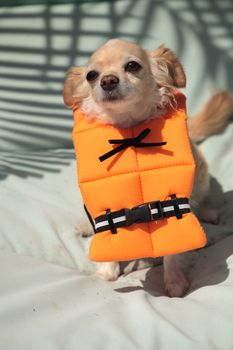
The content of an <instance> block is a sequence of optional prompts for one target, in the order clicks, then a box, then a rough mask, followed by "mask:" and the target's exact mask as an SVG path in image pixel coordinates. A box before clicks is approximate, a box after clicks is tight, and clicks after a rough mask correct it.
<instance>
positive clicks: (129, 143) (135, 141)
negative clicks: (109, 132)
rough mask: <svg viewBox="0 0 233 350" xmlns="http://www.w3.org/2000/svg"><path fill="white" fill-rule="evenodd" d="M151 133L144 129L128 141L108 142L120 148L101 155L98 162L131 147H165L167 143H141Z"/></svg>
mask: <svg viewBox="0 0 233 350" xmlns="http://www.w3.org/2000/svg"><path fill="white" fill-rule="evenodd" d="M150 132H151V129H149V128H146V129H144V130H143V131H142V132H141V133H140V134H139V135H138V136H136V137H132V138H129V139H122V140H109V141H108V142H109V143H110V144H111V145H118V144H120V146H118V147H116V148H114V149H112V150H111V151H109V152H107V153H105V154H103V155H102V156H100V157H99V160H100V161H101V162H103V161H104V160H106V159H108V158H110V157H112V156H113V155H114V154H116V153H118V152H120V151H123V150H124V149H125V148H127V147H130V146H133V147H155V146H163V145H166V143H167V142H147V143H146V142H141V141H142V140H143V139H144V138H145V137H146V136H147V135H148V134H149V133H150Z"/></svg>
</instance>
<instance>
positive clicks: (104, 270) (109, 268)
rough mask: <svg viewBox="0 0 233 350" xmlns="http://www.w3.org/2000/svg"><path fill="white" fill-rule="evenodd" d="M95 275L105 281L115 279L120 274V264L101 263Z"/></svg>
mask: <svg viewBox="0 0 233 350" xmlns="http://www.w3.org/2000/svg"><path fill="white" fill-rule="evenodd" d="M96 276H98V277H100V278H101V279H103V280H105V281H116V280H117V278H118V277H119V276H120V265H119V263H118V262H107V263H103V265H102V266H101V267H100V269H99V270H98V271H97V272H96Z"/></svg>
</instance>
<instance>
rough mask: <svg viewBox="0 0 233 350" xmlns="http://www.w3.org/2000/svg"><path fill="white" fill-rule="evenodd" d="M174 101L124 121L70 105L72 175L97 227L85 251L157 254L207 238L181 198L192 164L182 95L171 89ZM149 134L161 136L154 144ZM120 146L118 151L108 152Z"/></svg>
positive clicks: (113, 257) (100, 257) (121, 256)
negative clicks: (147, 116)
mask: <svg viewBox="0 0 233 350" xmlns="http://www.w3.org/2000/svg"><path fill="white" fill-rule="evenodd" d="M176 103H177V107H176V109H174V108H169V110H168V111H167V113H166V114H165V115H164V116H163V117H162V118H154V119H151V120H149V121H144V122H141V123H140V124H138V125H136V126H134V127H130V128H119V127H116V126H112V125H104V124H102V123H101V122H99V121H96V120H94V121H93V120H89V119H88V118H87V117H86V116H85V115H84V114H83V113H82V112H81V111H80V110H79V109H74V128H73V133H72V137H73V142H74V147H75V152H76V158H77V164H78V182H79V186H80V190H81V193H82V196H83V200H84V203H85V205H86V208H87V210H88V212H89V215H90V216H91V218H92V220H93V221H94V220H95V221H94V222H95V228H96V231H97V233H96V234H95V235H94V236H93V239H92V242H91V246H90V254H89V256H90V259H92V260H94V261H124V260H132V259H139V258H145V257H160V256H164V255H169V254H176V253H181V252H185V251H188V250H192V249H196V248H200V247H203V246H204V245H205V244H206V236H205V233H204V231H203V229H202V227H201V225H200V223H199V221H198V220H197V218H196V217H195V215H194V214H193V213H192V212H190V210H189V204H188V199H185V198H189V197H190V194H191V192H192V187H193V180H194V172H195V163H194V160H193V155H192V151H191V148H190V142H189V138H188V133H187V125H186V119H187V117H186V109H185V96H184V95H183V94H181V93H177V94H176ZM142 138H143V139H142ZM112 139H113V141H114V140H115V142H112V143H113V145H112V146H111V144H109V140H112ZM125 139H126V140H128V141H126V140H125ZM132 140H133V141H132ZM110 142H111V141H110ZM155 142H159V143H160V142H166V144H163V145H160V146H157V147H155V146H153V145H152V144H153V143H155ZM132 143H133V144H132ZM142 143H144V144H145V143H147V144H148V143H149V146H145V145H144V146H142ZM150 144H151V146H150ZM122 146H123V147H122ZM119 147H120V150H119V152H115V151H113V153H116V154H112V155H111V152H110V154H109V151H111V150H114V149H115V148H118V149H119ZM101 156H102V158H101ZM105 157H106V159H105ZM99 158H101V159H102V160H103V158H104V159H105V160H104V161H102V162H101V161H100V159H99ZM132 208H134V209H132ZM135 208H136V209H135ZM169 211H170V213H172V216H169ZM115 216H117V217H115ZM156 218H158V219H156ZM121 220H123V223H124V225H123V226H121ZM104 225H105V226H104ZM119 225H120V227H118V226H119Z"/></svg>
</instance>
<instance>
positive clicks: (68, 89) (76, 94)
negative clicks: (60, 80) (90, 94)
mask: <svg viewBox="0 0 233 350" xmlns="http://www.w3.org/2000/svg"><path fill="white" fill-rule="evenodd" d="M84 82H85V79H84V68H83V67H72V68H70V70H69V71H68V73H67V75H66V79H65V82H64V88H63V99H64V102H65V105H66V106H67V107H73V106H74V104H75V103H79V102H81V101H82V99H83V98H84V97H85V95H86V94H85V91H86V89H85V87H83V88H82V85H84Z"/></svg>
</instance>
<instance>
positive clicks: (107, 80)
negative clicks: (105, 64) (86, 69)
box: [100, 74, 119, 91]
mask: <svg viewBox="0 0 233 350" xmlns="http://www.w3.org/2000/svg"><path fill="white" fill-rule="evenodd" d="M118 84H119V78H117V77H116V76H115V75H113V74H109V75H105V76H103V78H102V79H101V81H100V86H101V87H102V89H103V90H105V91H112V90H114V89H115V88H116V87H117V85H118Z"/></svg>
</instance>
